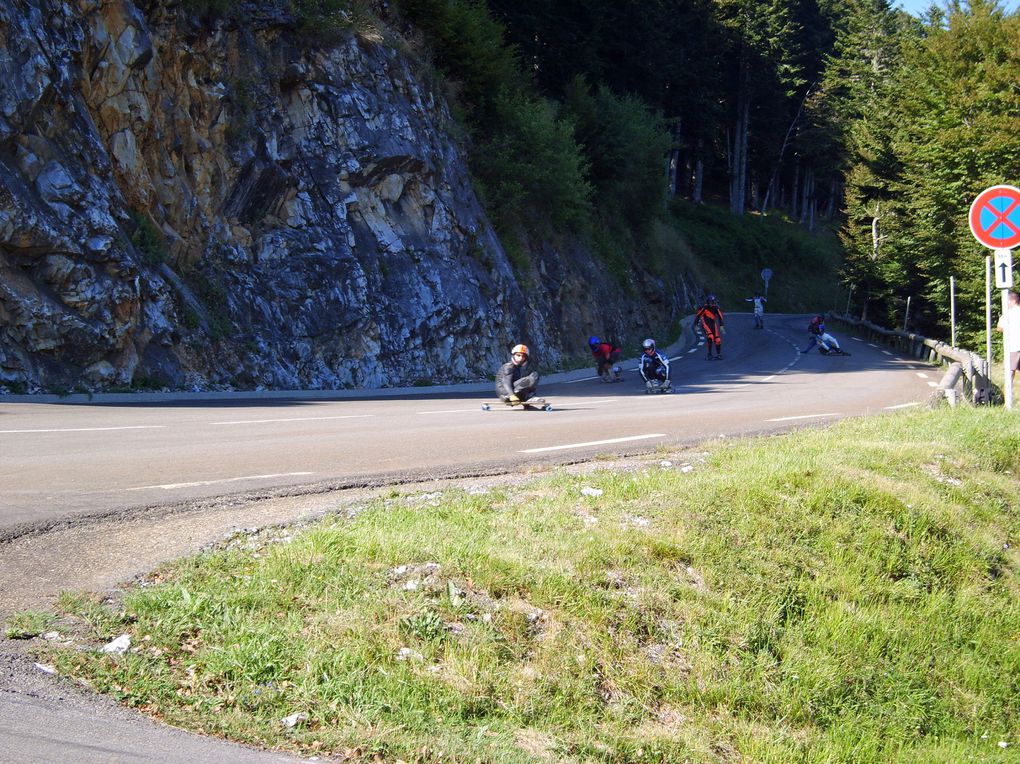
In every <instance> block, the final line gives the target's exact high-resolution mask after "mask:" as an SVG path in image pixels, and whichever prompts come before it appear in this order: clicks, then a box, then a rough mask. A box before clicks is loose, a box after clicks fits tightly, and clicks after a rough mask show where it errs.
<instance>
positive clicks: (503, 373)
mask: <svg viewBox="0 0 1020 764" xmlns="http://www.w3.org/2000/svg"><path fill="white" fill-rule="evenodd" d="M528 355H529V353H528V346H527V345H514V346H513V349H512V350H511V351H510V360H509V361H507V362H506V363H505V364H503V365H502V366H500V367H499V371H497V372H496V395H498V396H499V398H500V400H502V401H503V403H505V404H507V405H508V406H519V405H521V404H523V403H524V402H525V401H527V400H528V399H529V398H532V397H534V395H535V392H536V391H537V390H538V372H537V371H532V370H531V365H530V364H529V363H528Z"/></svg>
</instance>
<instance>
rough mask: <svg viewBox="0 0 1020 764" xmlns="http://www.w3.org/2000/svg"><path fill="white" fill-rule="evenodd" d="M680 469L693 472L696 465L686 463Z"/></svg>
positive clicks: (684, 471)
mask: <svg viewBox="0 0 1020 764" xmlns="http://www.w3.org/2000/svg"><path fill="white" fill-rule="evenodd" d="M680 471H681V472H683V473H687V472H693V471H694V467H692V466H691V465H689V464H685V465H684V466H683V467H681V468H680Z"/></svg>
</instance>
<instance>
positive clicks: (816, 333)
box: [800, 316, 850, 355]
mask: <svg viewBox="0 0 1020 764" xmlns="http://www.w3.org/2000/svg"><path fill="white" fill-rule="evenodd" d="M808 336H809V337H810V341H809V342H808V346H807V347H806V348H804V349H803V350H801V351H800V352H801V353H802V354H803V353H807V352H809V351H810V350H811V348H813V347H814V346H815V345H818V352H819V353H821V354H822V355H850V354H849V353H847V352H846V351H845V350H843V349H842V348H841V347H840V346H839V342H838V341H837V340H836V338H835V337H833V336H832V335H831V334H829V333H828V332H827V331H825V322H824V321H823V320H822V317H821V316H814V317H812V319H811V323H809V324H808Z"/></svg>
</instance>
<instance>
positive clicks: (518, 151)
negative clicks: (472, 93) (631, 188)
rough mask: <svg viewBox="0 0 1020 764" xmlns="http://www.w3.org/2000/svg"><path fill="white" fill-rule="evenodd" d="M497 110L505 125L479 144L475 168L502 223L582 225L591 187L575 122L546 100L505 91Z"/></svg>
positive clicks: (504, 225)
mask: <svg viewBox="0 0 1020 764" xmlns="http://www.w3.org/2000/svg"><path fill="white" fill-rule="evenodd" d="M495 109H496V111H497V112H498V114H499V122H500V124H501V125H502V129H501V130H500V131H499V132H498V133H497V134H495V135H493V136H492V137H491V138H489V139H487V140H485V141H483V142H482V143H481V144H480V145H479V146H478V150H477V152H476V153H475V156H474V160H473V162H472V169H473V170H474V172H475V175H476V176H477V179H478V181H479V184H480V187H481V191H482V196H483V198H484V199H485V201H486V204H487V207H488V209H489V212H490V214H491V215H492V216H493V219H494V220H495V222H496V225H497V228H499V229H500V230H502V231H503V232H507V231H510V230H512V229H513V228H514V227H515V226H516V225H517V224H519V223H520V221H521V220H522V219H523V220H527V221H528V222H530V223H534V224H535V225H536V226H537V227H539V228H546V230H548V228H549V227H551V228H552V229H559V228H564V227H573V228H576V229H580V228H582V227H583V226H584V224H585V222H586V221H587V220H588V215H589V211H590V204H591V203H590V199H591V187H590V186H589V185H588V182H587V181H586V180H585V173H586V170H587V167H586V165H585V161H584V158H583V157H582V156H581V152H580V150H579V148H578V146H577V144H576V143H575V142H574V137H573V124H572V123H571V122H570V121H569V120H568V119H563V118H561V117H559V116H558V114H557V108H556V106H555V105H554V104H553V103H552V102H551V101H547V100H544V99H538V98H529V97H526V96H521V95H506V94H504V95H503V96H502V97H500V98H499V99H498V100H497V102H496V104H495Z"/></svg>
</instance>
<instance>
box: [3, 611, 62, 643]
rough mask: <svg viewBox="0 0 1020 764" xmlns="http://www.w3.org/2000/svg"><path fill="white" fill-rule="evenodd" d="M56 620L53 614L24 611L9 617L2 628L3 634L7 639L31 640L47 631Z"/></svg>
mask: <svg viewBox="0 0 1020 764" xmlns="http://www.w3.org/2000/svg"><path fill="white" fill-rule="evenodd" d="M56 620H57V619H56V617H55V616H54V615H53V613H46V612H42V611H38V610H25V611H22V612H20V613H15V614H14V615H12V616H11V617H10V619H9V620H8V621H7V624H6V626H5V628H4V634H5V635H6V636H7V638H8V639H31V638H32V637H38V636H39V635H40V634H42V633H43V632H44V631H47V630H48V629H49V628H50V627H51V626H53V624H54V623H55V622H56Z"/></svg>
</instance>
